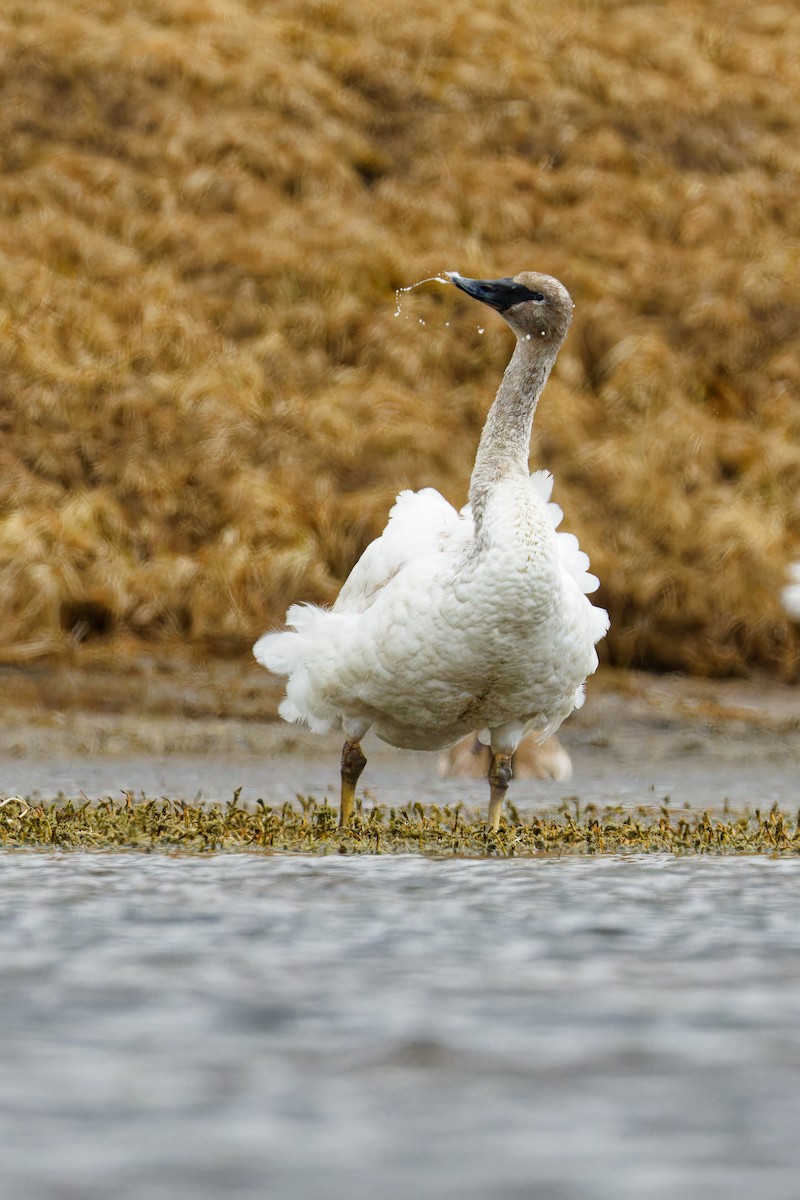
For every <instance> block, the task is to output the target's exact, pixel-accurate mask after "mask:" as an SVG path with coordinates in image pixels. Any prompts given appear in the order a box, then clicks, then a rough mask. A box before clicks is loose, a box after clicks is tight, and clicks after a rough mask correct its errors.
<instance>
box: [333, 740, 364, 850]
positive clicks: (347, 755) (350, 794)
mask: <svg viewBox="0 0 800 1200" xmlns="http://www.w3.org/2000/svg"><path fill="white" fill-rule="evenodd" d="M366 765H367V760H366V757H365V755H364V751H363V750H362V749H361V744H360V742H358V741H357V740H356V739H353V740H352V741H351V740H350V739H349V738H348V739H347V741H346V742H345V744H344V746H343V747H342V803H341V807H340V809H339V828H340V829H341V827H342V826H343V825H349V824H350V822H351V821H352V819H353V805H354V804H355V798H356V784H357V783H358V777H359V775H360V774H361V772H362V771H363V770H364V767H365V766H366Z"/></svg>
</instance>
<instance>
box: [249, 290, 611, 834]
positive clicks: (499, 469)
mask: <svg viewBox="0 0 800 1200" xmlns="http://www.w3.org/2000/svg"><path fill="white" fill-rule="evenodd" d="M452 279H453V282H454V283H456V284H457V286H459V287H461V288H462V290H464V291H467V292H468V293H469V294H471V295H473V296H475V297H476V298H478V299H481V300H483V301H484V302H485V303H488V304H490V305H491V306H492V307H494V308H496V309H497V310H498V311H500V312H501V313H502V315H503V316H504V317H505V318H506V320H507V321H508V323H509V324H510V325H511V327H512V329H514V331H515V333H516V334H517V348H516V350H515V353H514V356H513V358H512V360H511V363H510V364H509V367H508V369H507V371H506V374H505V376H504V380H503V384H502V385H501V388H500V391H499V392H498V396H497V399H496V400H495V403H494V405H493V406H492V410H491V413H490V415H489V418H488V419H487V423H486V426H485V428H484V433H483V436H482V438H481V445H480V448H479V450H478V456H477V458H476V463H475V469H474V471H473V476H472V483H471V487H470V504H469V505H467V506H466V507H465V508H464V509H462V510H461V512H457V511H456V510H455V509H454V508H453V507H452V506H451V505H450V504H448V503H447V501H446V500H444V498H443V497H442V496H440V495H439V493H438V492H436V491H434V490H433V489H432V488H425V489H423V490H422V491H419V492H410V491H407V492H401V493H400V495H399V496H398V498H397V501H396V503H395V505H394V507H393V509H392V511H391V513H390V515H389V521H388V524H387V526H386V529H385V530H384V532H383V534H382V535H381V536H380V537H379V538H377V539H376V540H375V541H374V542H373V543H372V544H371V545H370V546H368V547H367V549H366V550H365V551H364V553H363V555H362V556H361V558H360V559H359V561H358V562H357V563H356V565H355V567H354V568H353V570H352V572H351V574H350V576H349V578H348V579H347V581H346V582H345V584H344V586H343V587H342V590H341V592H340V594H339V596H338V598H337V600H336V602H335V604H334V605H333V606H332V608H330V609H323V608H319V607H316V606H314V605H305V604H295V605H292V607H291V608H290V609H289V611H288V613H287V615H286V621H287V624H288V626H289V629H288V630H287V631H283V632H280V633H269V634H266V635H265V636H264V637H262V638H261V639H260V641H259V642H258V643H257V644H256V646H255V650H254V653H255V656H256V658H257V659H258V661H259V662H261V663H262V664H263V665H264V666H266V667H267V668H268V669H269V670H270V671H273V672H275V673H277V674H280V675H285V676H287V685H286V697H285V699H284V700H283V702H282V704H281V708H280V712H281V715H282V716H283V717H284V718H285V719H286V720H287V721H302V722H304V723H305V724H306V725H308V726H309V727H310V728H311V729H312V730H315V731H317V732H327V731H329V730H332V729H341V730H342V731H343V733H344V736H345V748H344V752H343V757H342V813H341V820H342V823H346V822H347V821H348V820H349V819H350V815H351V812H352V802H353V795H354V789H355V781H356V780H357V778H358V776H359V774H360V772H361V769H362V768H363V765H364V762H365V761H366V760H365V759H364V758H363V754H362V752H361V749H360V745H359V743H360V740H361V738H362V737H363V736H364V735H365V734H366V732H367V730H369V729H373V730H374V731H375V733H376V734H377V735H378V736H379V737H380V738H382V739H383V740H384V741H386V742H389V743H391V744H392V745H394V746H399V747H408V748H415V749H424V750H435V749H441V748H442V747H446V746H449V745H452V744H453V743H455V742H456V741H458V739H459V738H461V737H463V736H464V734H466V733H470V732H471V731H474V730H476V729H477V730H484V729H485V730H486V731H487V732H486V734H485V737H486V740H487V741H489V742H490V744H491V749H492V765H491V768H490V772H489V779H490V783H491V785H492V793H491V803H490V825H491V827H493V828H496V827H497V823H498V821H499V814H500V806H501V803H502V799H503V796H504V794H505V789H506V786H507V783H508V776H509V774H510V758H511V755H512V754H513V752H514V750H515V749H516V747H517V745H518V744H519V741H520V739H521V737H522V736H523V734H524V733H525V732H526V731H529V730H534V731H535V732H536V733H537V735H538V737H539V738H540V739H544V738H545V737H547V736H548V735H549V734H551V733H553V732H554V731H555V730H556V729H557V728H558V726H559V725H560V724H561V722H562V721H563V720H564V718H565V717H566V716H568V714H569V713H570V712H571V711H572V710H573V709H574V708H576V707H578V706H579V705H580V704H581V703H582V702H583V684H584V680H585V679H586V676H587V675H588V674H590V673H591V672H593V671H594V670H595V668H596V666H597V654H596V652H595V643H596V642H597V641H598V640H599V639H600V638H601V637H602V636H603V635H604V633H605V632H606V630H607V628H608V616H607V614H606V613H605V612H604V610H602V609H599V608H594V607H593V606H592V605H591V603H590V602H589V600H588V598H587V594H588V593H591V592H593V591H594V590H595V589H596V588H597V587H598V580H597V579H596V578H595V576H594V575H592V574H590V573H589V570H588V567H589V559H588V557H587V556H586V554H584V553H583V551H581V549H580V547H579V546H578V542H577V539H576V538H575V537H574V536H573V535H572V534H568V533H558V532H556V531H557V527H558V525H559V524H560V522H561V519H562V515H563V514H562V512H561V509H560V508H559V507H558V505H556V504H554V503H552V501H551V500H550V494H551V490H552V486H553V480H552V476H551V475H550V474H549V472H546V471H537V472H535V473H534V474H533V475H529V474H528V471H527V455H528V446H529V441H530V430H531V422H532V420H533V412H534V409H535V407H536V402H537V400H538V397H539V394H540V393H541V390H542V387H543V386H544V382H545V380H546V378H547V375H548V374H549V371H550V367H551V366H552V363H553V362H554V361H555V357H556V355H557V353H558V349H559V347H560V346H561V343H562V342H563V338H564V336H565V335H566V331H567V328H568V326H569V320H570V317H571V309H572V303H571V301H570V299H569V296H568V294H567V292H566V290H565V289H564V288H563V286H562V285H561V284H559V283H558V282H557V281H556V280H552V279H550V278H549V277H548V276H541V275H533V274H530V273H526V274H523V275H518V276H516V277H515V278H514V279H513V280H511V279H506V280H498V281H476V280H465V279H463V278H462V277H461V276H458V275H455V274H454V275H453V276H452ZM534 335H535V336H534Z"/></svg>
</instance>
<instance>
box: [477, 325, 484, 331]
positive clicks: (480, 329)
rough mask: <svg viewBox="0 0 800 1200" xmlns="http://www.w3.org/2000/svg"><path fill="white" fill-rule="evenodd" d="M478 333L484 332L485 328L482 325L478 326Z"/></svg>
mask: <svg viewBox="0 0 800 1200" xmlns="http://www.w3.org/2000/svg"><path fill="white" fill-rule="evenodd" d="M478 333H483V329H482V328H481V326H480V325H479V326H478Z"/></svg>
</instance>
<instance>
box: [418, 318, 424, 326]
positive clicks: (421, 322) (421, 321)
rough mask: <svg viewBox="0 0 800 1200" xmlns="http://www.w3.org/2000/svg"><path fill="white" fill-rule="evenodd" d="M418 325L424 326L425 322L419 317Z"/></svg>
mask: <svg viewBox="0 0 800 1200" xmlns="http://www.w3.org/2000/svg"><path fill="white" fill-rule="evenodd" d="M419 323H420V325H424V324H425V322H424V321H423V319H422V317H420V318H419Z"/></svg>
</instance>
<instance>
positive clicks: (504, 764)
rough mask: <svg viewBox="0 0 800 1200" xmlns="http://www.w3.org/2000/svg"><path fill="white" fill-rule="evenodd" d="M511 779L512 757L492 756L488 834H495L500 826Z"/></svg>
mask: <svg viewBox="0 0 800 1200" xmlns="http://www.w3.org/2000/svg"><path fill="white" fill-rule="evenodd" d="M510 778H511V755H510V754H492V761H491V765H490V766H489V788H490V791H489V820H488V821H487V822H486V832H487V833H494V832H495V830H496V829H497V828H498V826H499V824H500V811H501V809H502V807H503V801H504V800H505V798H506V791H507V790H508V781H509V779H510Z"/></svg>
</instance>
